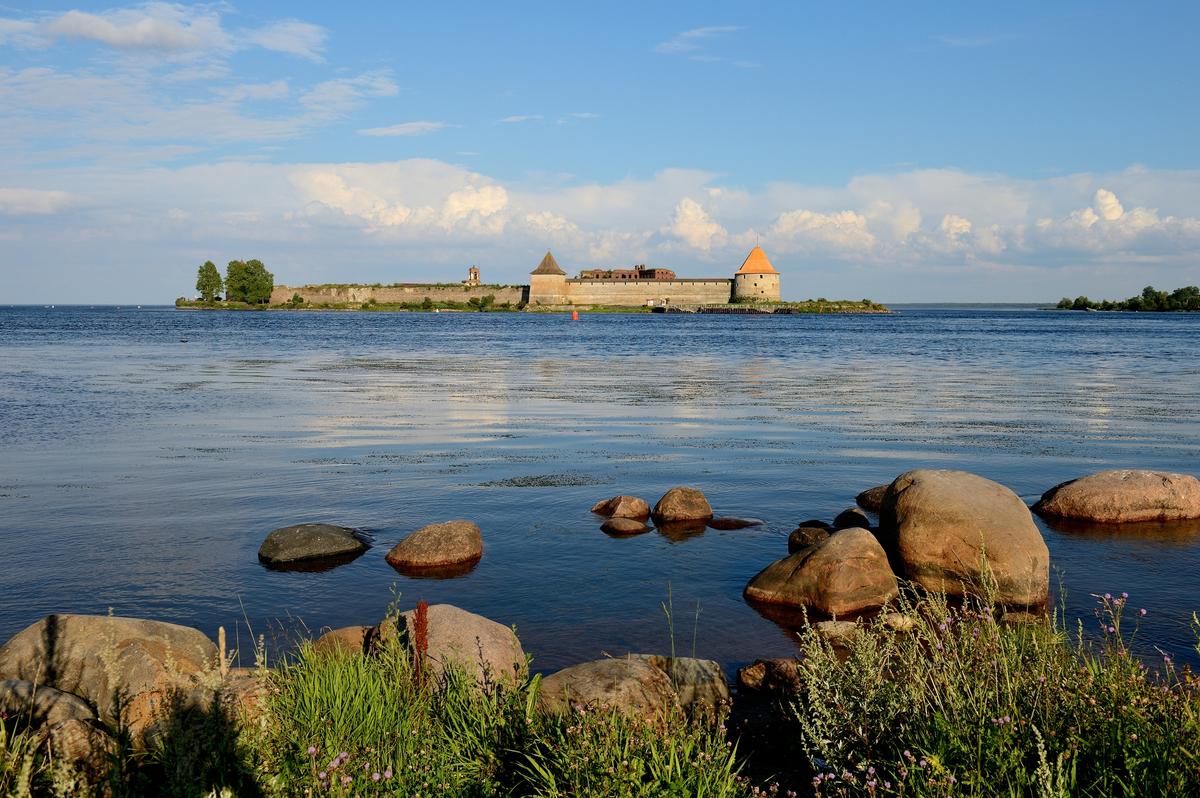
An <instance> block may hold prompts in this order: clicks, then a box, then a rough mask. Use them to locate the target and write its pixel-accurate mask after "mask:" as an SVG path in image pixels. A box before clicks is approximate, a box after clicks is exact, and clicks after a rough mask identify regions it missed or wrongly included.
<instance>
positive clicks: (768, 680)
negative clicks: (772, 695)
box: [738, 659, 800, 693]
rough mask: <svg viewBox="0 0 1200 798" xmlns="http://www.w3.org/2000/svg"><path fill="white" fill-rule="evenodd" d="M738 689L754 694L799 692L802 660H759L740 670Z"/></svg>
mask: <svg viewBox="0 0 1200 798" xmlns="http://www.w3.org/2000/svg"><path fill="white" fill-rule="evenodd" d="M738 687H739V688H740V689H742V690H749V691H752V692H758V691H768V692H782V693H795V692H798V691H799V690H800V660H797V659H757V660H755V661H754V662H753V663H751V664H750V665H746V666H745V667H742V668H738Z"/></svg>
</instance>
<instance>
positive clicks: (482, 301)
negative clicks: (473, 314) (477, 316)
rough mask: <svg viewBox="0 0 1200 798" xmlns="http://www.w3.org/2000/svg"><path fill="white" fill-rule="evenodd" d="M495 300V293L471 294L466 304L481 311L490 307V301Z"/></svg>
mask: <svg viewBox="0 0 1200 798" xmlns="http://www.w3.org/2000/svg"><path fill="white" fill-rule="evenodd" d="M495 301H496V295H495V294H488V295H487V296H473V297H471V298H470V299H468V300H467V304H468V305H470V306H471V307H473V308H475V309H476V310H478V311H481V312H482V311H486V310H487V309H488V308H490V307H491V306H492V303H493V302H495Z"/></svg>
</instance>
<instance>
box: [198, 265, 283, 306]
mask: <svg viewBox="0 0 1200 798" xmlns="http://www.w3.org/2000/svg"><path fill="white" fill-rule="evenodd" d="M274 288H275V275H273V274H271V273H270V272H269V271H267V267H266V266H264V265H263V263H262V261H260V260H257V259H251V260H245V261H243V260H231V261H229V265H228V266H226V268H225V278H224V279H223V280H222V279H221V273H220V272H219V271H217V267H216V264H214V263H213V262H212V261H211V260H206V261H204V263H203V264H202V265H201V266H200V268H199V269H198V270H197V273H196V290H197V291H199V292H200V300H201V301H202V302H217V301H220V299H221V293H222V291H223V292H224V294H225V301H226V302H244V303H246V304H248V305H265V304H266V303H268V302H270V301H271V291H272V290H273V289H274Z"/></svg>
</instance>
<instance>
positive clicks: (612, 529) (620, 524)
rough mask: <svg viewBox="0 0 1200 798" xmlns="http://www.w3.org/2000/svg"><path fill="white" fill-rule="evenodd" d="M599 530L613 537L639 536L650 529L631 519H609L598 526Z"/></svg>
mask: <svg viewBox="0 0 1200 798" xmlns="http://www.w3.org/2000/svg"><path fill="white" fill-rule="evenodd" d="M600 529H601V531H603V532H606V533H608V534H610V535H612V536H613V537H621V536H623V535H640V534H642V533H643V532H649V531H650V527H648V526H646V525H645V524H643V523H642V522H641V521H637V520H635V519H633V518H610V519H608V520H607V521H605V522H604V523H603V524H601V525H600Z"/></svg>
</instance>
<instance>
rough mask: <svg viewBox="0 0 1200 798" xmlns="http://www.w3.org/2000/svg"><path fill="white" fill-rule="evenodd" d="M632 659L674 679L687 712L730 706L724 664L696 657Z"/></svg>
mask: <svg viewBox="0 0 1200 798" xmlns="http://www.w3.org/2000/svg"><path fill="white" fill-rule="evenodd" d="M629 656H630V658H632V659H640V660H643V661H645V662H648V663H650V664H651V665H653V666H654V667H656V668H658V669H659V670H660V671H662V672H663V673H665V674H667V678H668V679H670V680H671V685H672V686H673V687H674V688H675V695H676V696H677V697H678V699H679V705H680V706H681V707H682V708H683V709H684V710H685V711H687V712H693V711H695V710H698V709H700V708H701V707H704V706H707V707H708V708H710V709H716V708H717V707H719V706H721V705H728V704H729V701H730V698H729V682H727V681H726V679H725V671H723V670H722V669H721V664H720V663H718V662H715V661H713V660H711V659H696V658H694V657H675V658H674V659H672V658H671V657H666V656H661V655H659V654H630V655H629Z"/></svg>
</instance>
